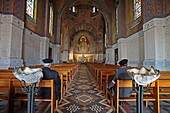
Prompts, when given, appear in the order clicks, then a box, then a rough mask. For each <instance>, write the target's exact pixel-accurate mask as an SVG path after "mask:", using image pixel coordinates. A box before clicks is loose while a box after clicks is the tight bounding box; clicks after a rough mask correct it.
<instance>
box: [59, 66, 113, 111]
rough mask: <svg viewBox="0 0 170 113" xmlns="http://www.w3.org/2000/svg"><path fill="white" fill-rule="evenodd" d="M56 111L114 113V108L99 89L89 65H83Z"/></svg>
mask: <svg viewBox="0 0 170 113" xmlns="http://www.w3.org/2000/svg"><path fill="white" fill-rule="evenodd" d="M56 111H57V112H58V113H112V112H113V109H112V108H111V106H110V105H109V103H108V101H107V99H106V98H105V97H104V96H103V95H102V92H101V91H100V90H99V89H98V87H97V84H96V82H95V80H94V78H93V76H92V75H91V73H90V72H89V70H88V69H87V67H86V66H85V65H81V67H80V69H79V71H78V74H77V75H76V76H75V79H74V81H73V83H72V84H71V85H70V86H69V88H68V91H67V93H66V96H65V97H64V99H63V100H62V101H61V103H60V105H59V108H58V109H57V110H56Z"/></svg>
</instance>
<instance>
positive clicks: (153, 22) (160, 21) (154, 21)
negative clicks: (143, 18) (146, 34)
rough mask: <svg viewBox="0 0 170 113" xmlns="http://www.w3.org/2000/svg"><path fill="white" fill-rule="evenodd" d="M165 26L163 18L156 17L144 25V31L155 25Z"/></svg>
mask: <svg viewBox="0 0 170 113" xmlns="http://www.w3.org/2000/svg"><path fill="white" fill-rule="evenodd" d="M158 26H164V21H163V19H162V18H154V19H152V20H150V21H149V22H147V23H145V24H144V25H143V31H147V30H149V29H152V28H153V27H158Z"/></svg>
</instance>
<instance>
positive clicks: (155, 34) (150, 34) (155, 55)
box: [143, 18, 165, 67]
mask: <svg viewBox="0 0 170 113" xmlns="http://www.w3.org/2000/svg"><path fill="white" fill-rule="evenodd" d="M164 30H165V29H164V20H163V19H162V18H155V19H153V20H151V21H149V22H147V23H145V24H144V25H143V31H144V51H145V53H144V54H145V57H144V58H145V59H144V63H143V64H144V65H145V66H147V67H150V66H151V65H152V66H155V67H161V66H165V46H164V45H165V35H164Z"/></svg>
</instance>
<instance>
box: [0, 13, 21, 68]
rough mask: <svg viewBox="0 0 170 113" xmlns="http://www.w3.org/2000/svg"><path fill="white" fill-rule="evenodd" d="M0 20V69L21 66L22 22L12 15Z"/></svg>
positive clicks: (3, 16)
mask: <svg viewBox="0 0 170 113" xmlns="http://www.w3.org/2000/svg"><path fill="white" fill-rule="evenodd" d="M0 18H1V19H0V24H1V25H0V28H1V29H0V32H1V33H0V53H1V54H0V69H7V68H9V67H16V66H17V67H18V66H22V65H23V60H22V41H23V29H24V22H23V21H21V20H19V19H18V18H16V17H15V16H13V15H3V14H2V15H0Z"/></svg>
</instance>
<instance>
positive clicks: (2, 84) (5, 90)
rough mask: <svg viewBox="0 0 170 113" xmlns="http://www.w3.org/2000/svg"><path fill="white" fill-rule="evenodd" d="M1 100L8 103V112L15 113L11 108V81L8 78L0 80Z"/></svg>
mask: <svg viewBox="0 0 170 113" xmlns="http://www.w3.org/2000/svg"><path fill="white" fill-rule="evenodd" d="M0 100H6V101H8V105H7V106H8V108H7V110H8V111H7V112H8V113H11V112H12V111H13V109H12V107H11V80H10V79H6V78H4V79H3V78H1V79H0Z"/></svg>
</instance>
